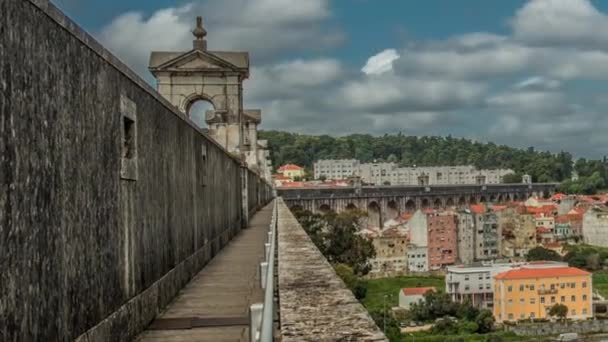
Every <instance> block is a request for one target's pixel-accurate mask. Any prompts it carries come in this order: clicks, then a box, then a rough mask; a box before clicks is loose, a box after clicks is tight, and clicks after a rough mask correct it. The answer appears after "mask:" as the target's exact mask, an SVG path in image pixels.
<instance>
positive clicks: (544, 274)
mask: <svg viewBox="0 0 608 342" xmlns="http://www.w3.org/2000/svg"><path fill="white" fill-rule="evenodd" d="M590 274H591V273H589V272H587V271H583V270H581V269H578V268H575V267H553V268H533V269H530V268H520V269H516V270H510V271H507V272H503V273H500V274H497V275H496V276H495V277H494V278H495V279H506V280H508V279H525V278H549V277H576V276H588V275H590Z"/></svg>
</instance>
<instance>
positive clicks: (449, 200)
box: [445, 198, 454, 208]
mask: <svg viewBox="0 0 608 342" xmlns="http://www.w3.org/2000/svg"><path fill="white" fill-rule="evenodd" d="M445 206H446V207H448V208H451V207H453V206H454V199H453V198H448V200H447V201H445Z"/></svg>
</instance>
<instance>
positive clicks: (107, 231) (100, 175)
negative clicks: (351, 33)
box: [0, 0, 272, 341]
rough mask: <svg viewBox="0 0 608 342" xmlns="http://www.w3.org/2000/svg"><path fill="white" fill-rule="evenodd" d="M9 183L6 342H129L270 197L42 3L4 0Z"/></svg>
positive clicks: (0, 147)
mask: <svg viewBox="0 0 608 342" xmlns="http://www.w3.org/2000/svg"><path fill="white" fill-rule="evenodd" d="M245 181H247V182H246V183H245V184H244V182H245ZM0 187H1V190H0V340H1V341H72V340H74V339H77V340H80V341H126V340H129V339H131V338H132V337H134V336H135V335H136V334H137V333H138V332H139V331H141V330H142V329H143V328H144V327H145V326H146V325H147V324H148V323H149V322H150V321H151V320H152V319H153V318H154V316H155V315H156V313H157V312H158V311H159V310H160V309H161V308H163V307H164V306H166V305H167V304H168V303H169V301H170V300H171V299H172V298H173V297H174V296H175V295H176V294H177V292H178V291H179V289H181V288H182V287H183V286H184V285H185V284H186V283H187V282H188V280H189V279H190V278H191V277H192V276H193V275H194V274H196V273H197V271H199V270H200V269H201V268H202V267H203V266H204V265H205V263H206V262H208V261H209V260H210V258H212V257H213V256H214V255H215V254H216V253H217V252H218V251H219V250H220V249H221V248H222V247H223V246H224V245H226V243H227V242H228V241H229V240H230V239H231V238H232V237H233V236H234V235H235V234H236V233H237V232H238V230H239V229H240V228H241V225H242V222H243V221H246V219H247V213H248V212H249V211H250V210H249V209H251V210H253V209H254V208H257V207H259V206H261V205H263V204H264V203H266V202H268V201H269V199H270V198H271V196H272V193H271V189H270V187H269V185H268V184H266V183H264V182H263V181H261V179H260V178H259V177H258V176H257V175H255V174H253V173H251V171H249V170H248V169H246V168H244V167H243V166H242V165H241V164H240V162H239V161H238V160H236V159H234V158H233V157H231V156H230V155H229V154H227V153H226V152H225V151H224V150H223V149H222V148H221V147H219V145H217V144H216V143H214V142H213V141H212V140H210V139H209V138H208V137H207V136H205V135H204V134H203V133H202V132H201V131H200V130H199V129H197V128H196V127H195V126H194V124H193V123H192V122H190V121H188V120H187V119H186V118H184V117H183V116H182V115H180V114H179V113H178V112H176V111H175V110H174V109H172V107H171V106H170V105H169V103H168V102H166V101H165V100H164V99H162V98H161V97H160V95H158V94H157V93H156V92H155V91H154V90H153V89H152V88H151V87H150V86H148V85H147V84H146V83H145V82H144V81H143V80H141V79H140V78H138V77H137V76H136V75H135V74H134V73H133V72H132V71H130V70H129V69H128V68H126V67H125V66H124V65H123V64H122V63H120V62H119V61H118V60H117V59H116V58H115V57H113V56H112V55H111V54H110V53H108V52H107V51H106V50H105V49H103V47H101V46H100V45H99V44H98V43H96V42H95V41H94V40H93V39H92V38H91V37H90V36H88V35H87V34H86V33H84V31H82V30H81V29H79V28H78V27H77V26H76V25H75V24H73V23H72V22H71V21H70V20H69V19H67V18H66V17H65V16H64V15H63V14H61V12H59V11H58V10H57V9H56V8H55V7H53V6H52V5H50V4H49V3H48V2H47V1H46V0H2V1H0Z"/></svg>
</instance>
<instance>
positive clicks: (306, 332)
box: [277, 199, 387, 342]
mask: <svg viewBox="0 0 608 342" xmlns="http://www.w3.org/2000/svg"><path fill="white" fill-rule="evenodd" d="M277 204H278V211H279V213H278V248H279V254H278V260H279V261H278V265H279V266H278V270H279V271H278V281H279V282H278V293H279V303H280V310H279V315H280V324H281V341H284V342H289V341H298V342H299V341H386V340H387V339H386V338H385V337H384V334H383V333H382V332H381V331H380V329H379V328H378V327H377V326H376V324H375V323H374V321H373V320H372V318H371V317H370V316H369V314H368V312H367V310H366V309H365V308H364V307H363V305H361V304H360V303H359V301H358V300H357V299H356V298H355V296H354V295H353V294H352V292H351V291H350V290H349V289H348V288H347V287H346V285H344V282H343V281H342V280H341V279H340V278H339V277H338V276H337V275H336V273H335V272H334V269H333V267H332V266H331V265H330V264H329V262H327V260H326V259H325V257H324V256H323V254H321V252H320V251H319V250H318V249H317V247H316V246H315V245H314V244H313V242H312V241H311V240H310V238H309V237H308V235H307V234H306V232H305V231H304V229H303V228H302V227H301V226H300V224H299V223H298V221H297V220H296V219H295V217H294V216H293V215H292V214H291V212H290V210H289V209H288V208H287V206H286V205H285V203H284V202H283V200H282V199H279V200H278V203H277Z"/></svg>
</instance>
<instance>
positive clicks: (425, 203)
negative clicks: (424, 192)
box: [420, 198, 431, 209]
mask: <svg viewBox="0 0 608 342" xmlns="http://www.w3.org/2000/svg"><path fill="white" fill-rule="evenodd" d="M430 206H431V203H430V201H429V199H428V198H425V199H423V200H422V203H421V205H420V207H421V208H422V209H428V208H429V207H430Z"/></svg>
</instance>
